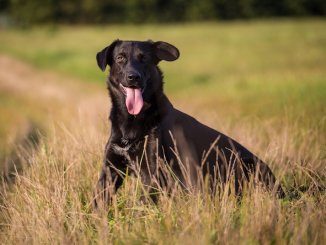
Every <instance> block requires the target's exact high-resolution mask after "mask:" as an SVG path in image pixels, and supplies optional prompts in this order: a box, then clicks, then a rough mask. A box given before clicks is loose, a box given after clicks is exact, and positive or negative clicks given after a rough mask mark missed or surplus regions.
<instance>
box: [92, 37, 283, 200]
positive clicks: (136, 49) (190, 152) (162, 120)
mask: <svg viewBox="0 0 326 245" xmlns="http://www.w3.org/2000/svg"><path fill="white" fill-rule="evenodd" d="M178 57H179V51H178V49H177V48H175V47H174V46H172V45H171V44H168V43H166V42H152V41H145V42H139V41H120V40H116V41H114V42H113V43H112V44H111V45H109V46H108V47H106V48H105V49H103V50H102V51H101V52H99V53H98V54H97V56H96V58H97V63H98V66H99V67H100V68H101V69H102V70H103V71H104V70H105V68H106V66H107V65H109V66H110V67H111V69H110V74H109V76H108V80H107V85H108V90H109V94H110V97H111V103H112V108H111V113H110V121H111V135H110V138H109V141H108V143H107V145H106V147H105V156H104V164H103V169H102V172H101V176H100V179H99V182H98V187H99V188H98V193H97V194H98V196H96V198H95V205H97V199H98V198H99V196H101V197H103V196H104V199H105V201H106V202H110V200H111V197H112V195H113V194H114V193H115V191H116V190H117V189H118V188H119V187H120V186H121V184H122V182H123V176H124V175H123V174H124V173H126V172H127V169H129V170H128V171H129V173H130V172H131V173H132V167H131V166H133V165H134V164H135V162H136V161H139V160H140V158H141V155H142V154H143V152H144V150H145V151H146V156H147V163H148V164H143V165H141V170H140V175H141V177H142V181H143V182H144V184H145V185H148V186H152V185H155V184H154V183H153V182H152V178H151V176H155V177H157V178H161V177H162V176H157V175H159V173H160V172H159V171H158V169H157V168H158V166H157V158H159V159H165V160H166V161H165V162H166V164H170V166H171V168H172V169H173V171H174V173H175V174H176V175H177V177H178V178H179V179H180V180H181V182H182V184H183V185H184V186H187V187H189V188H195V187H196V185H198V182H199V175H198V173H200V172H201V173H202V174H203V175H204V176H206V175H208V176H210V177H212V176H213V175H214V176H215V177H216V171H217V172H218V177H217V178H218V179H219V181H220V182H222V183H225V182H226V181H227V178H228V173H229V172H230V170H231V171H233V173H234V176H235V188H236V191H237V193H238V194H241V188H242V184H243V181H244V180H249V176H250V174H251V173H255V174H257V177H258V179H259V181H261V182H262V183H263V184H264V185H265V186H266V187H267V188H268V189H269V190H273V189H275V191H276V192H277V194H278V195H279V196H284V192H283V190H282V188H281V187H280V186H275V182H276V179H275V177H274V175H273V173H272V171H271V170H270V169H269V167H268V166H267V165H266V164H265V163H263V162H262V161H261V160H259V159H258V158H257V157H256V156H255V155H253V154H252V153H251V152H249V151H248V150H247V149H246V148H244V147H243V146H242V145H240V144H239V143H237V142H236V141H234V140H233V139H231V138H230V137H228V136H226V135H224V134H222V133H220V132H217V131H216V130H214V129H212V128H209V127H207V126H205V125H203V124H201V123H200V122H198V121H197V120H196V119H194V118H193V117H191V116H189V115H187V114H185V113H183V112H181V111H179V110H177V109H175V108H174V107H173V106H172V104H171V103H170V101H169V100H168V98H167V97H166V96H165V94H164V93H163V77H162V72H161V71H160V69H159V68H158V66H157V64H158V63H159V62H160V61H161V60H166V61H173V60H176V59H178ZM129 74H137V75H139V77H138V78H139V79H134V80H130V79H129V78H128V75H129ZM120 84H121V85H123V86H125V87H131V88H140V89H142V91H143V92H142V96H143V100H144V106H143V107H142V110H141V111H140V113H139V114H138V115H136V116H134V115H130V114H129V113H128V111H127V108H126V105H125V94H124V91H123V88H122V87H121V85H120ZM171 135H172V137H171ZM145 141H146V142H145ZM174 141H175V142H176V146H177V148H176V149H175V144H174V143H175V142H174ZM145 143H146V144H145ZM213 143H214V144H215V145H214V149H217V150H212V151H210V153H209V154H208V155H207V156H206V158H205V161H204V162H203V163H202V166H201V162H202V159H203V154H204V153H205V152H207V151H208V150H209V148H210V147H211V146H212V144H213ZM144 145H145V149H144ZM175 150H177V151H178V152H179V155H180V157H181V160H182V162H183V163H184V164H185V165H186V168H187V170H188V172H189V176H188V177H189V178H188V179H187V178H185V176H184V175H183V174H182V169H181V168H180V166H179V164H178V161H177V159H176V156H175V152H174V151H175ZM198 170H199V171H200V172H198ZM161 179H162V178H161ZM212 182H213V181H212ZM156 184H157V183H156ZM213 188H214V187H213ZM101 193H102V194H103V195H99V194H101Z"/></svg>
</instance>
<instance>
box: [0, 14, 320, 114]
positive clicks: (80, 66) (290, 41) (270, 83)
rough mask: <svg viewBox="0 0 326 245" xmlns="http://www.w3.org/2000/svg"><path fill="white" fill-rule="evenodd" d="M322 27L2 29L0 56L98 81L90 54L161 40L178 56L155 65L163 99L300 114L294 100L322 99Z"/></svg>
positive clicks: (294, 23) (284, 23)
mask: <svg viewBox="0 0 326 245" xmlns="http://www.w3.org/2000/svg"><path fill="white" fill-rule="evenodd" d="M325 28H326V21H325V20H323V19H312V20H309V19H308V20H281V21H280V20H275V21H272V20H271V21H253V22H250V21H248V22H231V23H221V24H219V23H203V24H176V25H160V26H155V25H145V26H130V25H124V26H121V25H118V26H116V25H113V26H97V27H93V26H91V27H81V26H73V27H69V26H66V27H62V26H57V27H41V28H40V27H37V28H33V29H26V30H5V31H2V33H1V36H0V42H1V46H0V51H1V52H6V53H9V54H11V55H15V56H16V57H19V58H23V59H24V60H26V61H28V62H32V63H33V64H35V65H37V66H38V67H40V68H46V69H50V70H55V71H59V72H61V73H63V74H68V75H72V76H76V77H78V78H80V79H82V80H84V81H86V82H94V83H103V82H104V79H105V78H104V77H105V76H104V74H102V73H101V72H100V70H99V69H98V68H97V66H96V61H95V54H96V52H98V51H99V50H101V49H102V48H103V47H104V46H106V45H108V44H110V43H111V42H112V41H113V40H114V39H116V38H120V39H136V40H147V39H149V38H150V39H153V40H164V41H168V42H171V43H172V44H175V45H176V46H177V47H178V48H179V49H180V51H181V57H180V59H179V60H178V61H176V62H174V63H167V62H166V63H164V62H162V64H161V67H162V69H163V71H164V74H165V81H166V90H167V92H168V93H169V94H171V95H173V96H176V97H178V98H181V99H184V98H186V97H188V96H191V97H193V98H194V100H199V102H200V104H206V103H208V104H211V105H212V104H216V103H212V100H213V101H214V102H216V100H217V102H221V104H222V107H223V108H224V107H225V106H227V108H226V109H227V111H228V110H231V111H232V108H236V109H238V106H235V105H241V108H240V110H238V111H242V113H245V114H252V113H255V115H256V114H257V113H258V115H267V116H269V115H273V116H275V115H278V113H280V112H281V111H282V110H283V109H284V107H285V106H286V105H287V104H293V105H294V104H295V105H297V106H296V107H298V108H295V109H299V108H300V109H302V107H301V106H300V104H301V103H304V104H305V107H307V106H308V105H307V103H306V102H308V104H309V105H311V104H316V103H317V104H318V103H319V102H320V100H321V99H322V98H324V97H325V96H326V92H325V91H326V89H325V84H326V76H325V69H326V58H325V57H326V32H325V31H324V29H325ZM194 92H195V94H194ZM315 92H316V93H315ZM312 94H313V96H312ZM206 95H207V96H206ZM315 95H316V96H317V97H315ZM225 102H227V103H225ZM256 102H257V103H256ZM260 102H263V105H261V103H260ZM229 103H230V106H228V104H229ZM214 106H215V105H214ZM313 106H314V105H312V106H311V107H313ZM311 107H309V108H307V110H308V111H310V108H311ZM217 108H218V109H219V107H218V105H217ZM265 108H269V110H267V111H266V110H265ZM321 109H323V108H320V107H319V108H318V109H317V110H318V111H320V110H321ZM222 111H223V110H222ZM323 112H325V111H323ZM316 114H317V113H315V111H314V112H313V113H312V115H316Z"/></svg>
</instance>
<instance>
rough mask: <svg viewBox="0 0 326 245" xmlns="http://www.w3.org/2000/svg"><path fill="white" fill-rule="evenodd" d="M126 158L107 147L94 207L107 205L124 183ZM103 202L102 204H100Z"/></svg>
mask: <svg viewBox="0 0 326 245" xmlns="http://www.w3.org/2000/svg"><path fill="white" fill-rule="evenodd" d="M125 166H126V159H125V158H124V157H123V156H121V155H118V154H116V153H115V152H113V151H112V149H111V148H110V146H108V147H107V149H106V153H105V158H104V163H103V167H102V171H101V174H100V178H99V180H98V182H97V186H96V190H95V196H94V203H93V205H94V207H95V208H98V207H99V206H104V207H105V206H107V205H110V204H111V203H112V198H113V196H114V195H115V193H116V191H117V190H118V189H119V187H120V186H121V185H122V183H123V176H124V174H125V172H126V167H125ZM100 203H101V204H100Z"/></svg>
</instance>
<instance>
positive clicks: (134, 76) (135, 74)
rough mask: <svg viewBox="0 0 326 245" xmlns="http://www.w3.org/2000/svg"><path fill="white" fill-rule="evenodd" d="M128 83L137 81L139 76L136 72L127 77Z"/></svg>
mask: <svg viewBox="0 0 326 245" xmlns="http://www.w3.org/2000/svg"><path fill="white" fill-rule="evenodd" d="M127 78H128V80H129V81H139V80H140V74H139V73H138V72H130V73H129V74H128V76H127Z"/></svg>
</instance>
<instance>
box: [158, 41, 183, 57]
mask: <svg viewBox="0 0 326 245" xmlns="http://www.w3.org/2000/svg"><path fill="white" fill-rule="evenodd" d="M153 45H154V52H155V55H156V57H157V58H158V59H159V61H161V60H166V61H174V60H176V59H178V58H179V56H180V53H179V50H178V49H177V48H176V47H174V46H173V45H172V44H169V43H166V42H161V41H159V42H155V43H153Z"/></svg>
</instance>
